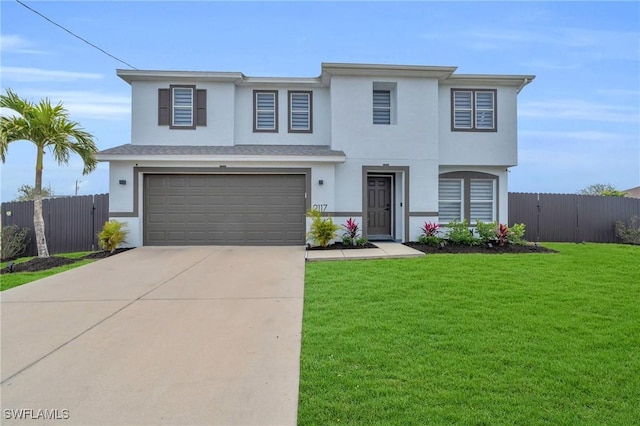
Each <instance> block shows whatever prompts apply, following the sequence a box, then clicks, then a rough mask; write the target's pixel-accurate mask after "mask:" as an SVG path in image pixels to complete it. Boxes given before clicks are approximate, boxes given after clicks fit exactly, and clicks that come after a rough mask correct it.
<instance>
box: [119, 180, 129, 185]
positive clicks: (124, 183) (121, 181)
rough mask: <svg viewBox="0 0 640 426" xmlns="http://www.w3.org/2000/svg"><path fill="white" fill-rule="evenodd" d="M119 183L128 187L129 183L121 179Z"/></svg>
mask: <svg viewBox="0 0 640 426" xmlns="http://www.w3.org/2000/svg"><path fill="white" fill-rule="evenodd" d="M118 183H119V184H120V185H126V184H127V181H126V180H125V179H120V180H119V181H118Z"/></svg>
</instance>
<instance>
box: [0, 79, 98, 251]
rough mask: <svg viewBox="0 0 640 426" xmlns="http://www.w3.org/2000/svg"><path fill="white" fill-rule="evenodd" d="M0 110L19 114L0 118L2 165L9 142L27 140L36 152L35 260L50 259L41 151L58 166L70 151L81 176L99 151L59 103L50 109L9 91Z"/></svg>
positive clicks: (0, 97) (43, 102)
mask: <svg viewBox="0 0 640 426" xmlns="http://www.w3.org/2000/svg"><path fill="white" fill-rule="evenodd" d="M0 107H2V108H8V109H11V110H13V111H15V112H16V113H17V114H18V115H17V116H16V115H12V116H4V115H3V116H0V158H1V159H2V162H3V163H4V162H5V158H6V155H7V149H8V147H9V144H10V143H11V142H16V141H30V142H33V143H34V144H35V146H36V148H37V151H36V184H35V191H34V199H33V201H34V209H33V228H34V230H35V233H36V242H37V245H38V257H49V250H48V249H47V240H46V238H45V234H44V220H43V218H42V166H43V158H44V150H45V148H48V150H49V151H50V152H51V153H52V154H53V158H54V159H55V160H56V161H57V162H58V164H60V165H62V164H65V165H66V164H69V157H70V155H71V153H72V152H74V153H76V154H78V155H79V156H80V158H82V161H83V162H84V169H83V170H82V173H83V174H87V173H90V172H92V171H93V170H94V169H95V168H96V165H97V160H96V152H97V151H98V149H97V147H96V145H95V143H94V141H93V135H91V134H90V133H88V132H86V131H84V129H82V128H81V127H80V125H79V124H78V123H76V122H75V121H70V120H69V118H68V117H69V113H68V112H67V110H66V109H65V108H64V107H63V106H62V103H58V105H56V106H53V105H51V102H50V101H49V99H42V100H40V102H39V103H38V104H34V103H32V102H29V101H28V100H25V99H21V98H20V97H19V96H18V95H17V94H16V93H15V92H13V91H12V90H11V89H8V90H7V93H6V95H0Z"/></svg>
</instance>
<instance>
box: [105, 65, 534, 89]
mask: <svg viewBox="0 0 640 426" xmlns="http://www.w3.org/2000/svg"><path fill="white" fill-rule="evenodd" d="M456 70H457V67H453V66H425V65H393V64H355V63H331V62H324V63H322V65H321V73H320V76H318V77H248V76H246V75H244V74H243V73H241V72H212V71H166V70H130V69H118V70H116V73H117V75H118V77H120V78H121V79H123V80H124V81H126V82H127V83H129V84H131V83H132V82H133V81H183V82H227V83H234V84H235V85H237V86H255V85H271V86H274V85H275V86H286V85H305V86H329V85H330V84H331V77H332V76H369V77H378V78H384V77H387V78H399V77H412V78H437V79H438V80H440V81H441V82H450V83H451V84H492V85H501V86H505V85H506V86H516V87H519V89H518V92H519V91H520V90H521V89H522V88H523V87H524V86H526V85H527V84H529V83H530V82H531V81H533V79H534V78H535V76H534V75H501V74H454V73H455V71H456Z"/></svg>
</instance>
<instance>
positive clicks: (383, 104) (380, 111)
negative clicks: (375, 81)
mask: <svg viewBox="0 0 640 426" xmlns="http://www.w3.org/2000/svg"><path fill="white" fill-rule="evenodd" d="M373 124H391V90H374V91H373Z"/></svg>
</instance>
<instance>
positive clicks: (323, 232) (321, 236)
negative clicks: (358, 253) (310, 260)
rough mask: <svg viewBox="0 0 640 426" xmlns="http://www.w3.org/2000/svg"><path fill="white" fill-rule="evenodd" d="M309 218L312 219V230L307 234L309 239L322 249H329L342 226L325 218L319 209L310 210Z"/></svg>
mask: <svg viewBox="0 0 640 426" xmlns="http://www.w3.org/2000/svg"><path fill="white" fill-rule="evenodd" d="M307 217H309V218H311V228H310V230H309V232H307V239H308V240H311V241H313V242H314V243H315V244H317V245H319V246H321V247H327V246H328V245H329V243H330V242H331V240H333V239H335V238H336V236H337V235H338V230H339V229H340V226H339V225H337V224H335V223H334V222H333V219H332V218H330V217H324V218H323V217H322V213H321V212H320V210H318V209H311V210H309V211H308V212H307Z"/></svg>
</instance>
